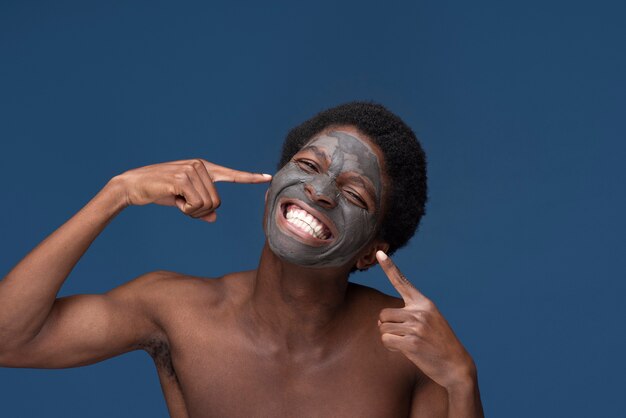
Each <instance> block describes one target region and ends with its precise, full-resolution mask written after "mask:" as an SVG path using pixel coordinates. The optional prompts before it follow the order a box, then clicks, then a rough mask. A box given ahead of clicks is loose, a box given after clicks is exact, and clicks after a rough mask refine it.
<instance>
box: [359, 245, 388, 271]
mask: <svg viewBox="0 0 626 418" xmlns="http://www.w3.org/2000/svg"><path fill="white" fill-rule="evenodd" d="M378 250H381V251H383V252H385V253H387V250H389V244H387V243H386V242H377V243H375V244H374V245H372V246H371V247H370V249H369V250H368V251H367V252H366V253H365V254H363V255H362V256H361V257H360V258H359V259H358V260H357V261H356V268H358V269H359V270H367V269H368V268H370V267H372V266H373V265H374V264H377V263H378V261H377V260H376V251H378Z"/></svg>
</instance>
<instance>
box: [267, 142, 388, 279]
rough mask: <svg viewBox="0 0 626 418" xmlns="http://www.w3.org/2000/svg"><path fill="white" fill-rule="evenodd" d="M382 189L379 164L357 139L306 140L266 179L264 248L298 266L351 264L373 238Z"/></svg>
mask: <svg viewBox="0 0 626 418" xmlns="http://www.w3.org/2000/svg"><path fill="white" fill-rule="evenodd" d="M381 158H382V157H381ZM382 189H383V179H382V170H381V161H379V157H378V156H377V154H376V152H375V151H374V150H373V149H372V147H371V146H370V144H369V143H368V142H366V141H365V140H363V139H360V138H359V134H356V133H348V132H346V131H341V130H337V131H331V132H329V133H325V134H320V135H318V136H316V137H314V138H312V139H311V140H310V141H309V142H308V143H307V144H306V145H305V146H304V147H302V149H301V150H300V151H299V152H298V153H297V154H296V155H294V157H293V158H292V159H291V161H290V162H289V163H287V164H286V165H285V166H284V167H283V168H282V169H281V170H280V171H278V173H276V174H275V175H274V177H273V179H272V183H271V185H270V188H269V190H268V194H267V203H266V208H265V219H264V229H265V234H266V236H267V240H268V244H269V246H270V248H271V249H272V251H273V252H274V253H275V254H276V255H278V256H279V257H281V258H283V259H285V260H286V261H289V262H291V263H294V264H299V265H303V266H310V267H340V266H344V265H345V264H346V263H348V262H353V261H354V260H353V259H354V257H355V256H356V255H357V254H358V253H359V252H360V251H361V250H362V249H363V248H364V247H365V246H366V245H367V244H368V243H369V242H371V240H372V239H373V238H374V237H375V235H376V233H377V226H378V223H379V222H380V216H381V204H382V193H383V190H382Z"/></svg>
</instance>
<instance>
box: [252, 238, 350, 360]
mask: <svg viewBox="0 0 626 418" xmlns="http://www.w3.org/2000/svg"><path fill="white" fill-rule="evenodd" d="M348 273H349V272H348V271H347V270H345V269H319V268H305V267H302V266H298V265H294V264H291V263H287V262H285V261H283V260H281V259H280V258H278V257H277V256H276V255H275V254H274V253H273V252H272V251H271V250H270V248H269V246H268V244H267V242H266V243H265V245H264V246H263V250H262V252H261V259H260V261H259V266H258V268H257V270H256V275H255V276H254V277H253V285H252V293H251V297H250V303H249V308H250V310H249V311H248V312H249V314H250V318H248V319H249V320H250V321H251V325H252V326H253V327H254V332H255V333H256V334H257V335H260V336H262V337H263V340H265V339H266V338H268V337H269V338H271V340H272V341H274V342H275V343H276V350H278V351H283V350H284V351H285V352H288V353H289V352H298V351H302V350H306V349H307V348H311V347H315V346H318V347H322V346H324V345H326V344H325V343H326V342H328V340H329V339H332V338H333V336H336V335H337V332H339V331H340V330H339V327H340V326H341V321H340V319H341V318H343V317H344V316H345V314H346V305H347V303H346V292H347V288H348Z"/></svg>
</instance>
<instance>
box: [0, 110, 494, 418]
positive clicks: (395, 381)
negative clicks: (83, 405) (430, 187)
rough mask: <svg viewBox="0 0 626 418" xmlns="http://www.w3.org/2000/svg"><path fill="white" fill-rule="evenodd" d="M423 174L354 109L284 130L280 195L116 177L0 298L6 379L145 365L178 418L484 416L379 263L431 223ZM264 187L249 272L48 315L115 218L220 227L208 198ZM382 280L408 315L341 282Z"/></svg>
mask: <svg viewBox="0 0 626 418" xmlns="http://www.w3.org/2000/svg"><path fill="white" fill-rule="evenodd" d="M425 164H426V163H425V156H424V153H423V151H422V149H421V147H420V145H419V143H418V142H417V139H416V138H415V135H414V134H413V132H412V131H411V130H410V128H408V127H407V126H406V125H405V124H404V123H403V122H402V121H401V120H400V119H399V118H398V117H397V116H395V115H393V114H392V113H390V112H389V111H387V110H386V109H385V108H384V107H382V106H380V105H375V104H370V103H349V104H347V105H342V106H339V107H336V108H333V109H330V110H327V111H324V112H322V113H320V114H318V115H317V116H315V117H314V118H312V119H311V120H309V121H307V122H305V123H303V124H302V125H300V126H299V127H297V128H295V129H294V130H292V131H291V132H290V133H289V134H288V136H287V139H286V141H285V144H284V146H283V155H282V158H281V161H280V163H279V169H280V170H279V171H278V172H277V173H276V174H275V175H274V177H273V178H271V176H269V175H262V174H252V173H247V172H242V171H237V170H232V169H229V168H225V167H221V166H218V165H216V164H213V163H210V162H208V161H205V160H200V159H198V160H189V161H175V162H171V163H163V164H156V165H151V166H147V167H141V168H138V169H134V170H130V171H128V172H126V173H123V174H121V175H119V176H116V177H114V178H113V179H112V180H111V181H110V182H109V183H108V184H107V185H106V186H105V187H104V188H103V189H102V190H101V191H100V192H99V193H98V194H97V195H96V196H95V197H94V198H93V199H92V200H91V201H90V202H89V203H88V204H87V205H86V206H85V207H84V208H82V209H81V210H80V211H79V212H78V213H77V214H76V215H75V216H74V217H72V218H71V219H70V220H69V221H68V222H67V223H65V224H64V225H62V226H61V227H60V228H59V229H58V230H57V231H55V232H54V233H53V234H52V235H50V236H49V237H48V238H46V239H45V240H44V241H43V242H42V243H41V244H39V245H38V246H37V247H36V248H35V249H34V250H33V251H32V252H31V253H30V254H28V255H27V256H26V257H25V258H24V259H23V260H22V261H21V262H20V263H19V264H18V265H17V266H16V267H15V268H14V269H13V270H12V271H11V272H10V273H9V274H8V275H7V276H6V277H5V278H4V280H3V281H2V282H0V342H1V343H0V365H3V366H6V367H40V368H62V367H72V366H80V365H87V364H91V363H94V362H98V361H102V360H104V359H107V358H110V357H113V356H116V355H119V354H122V353H124V352H128V351H131V350H135V349H144V350H146V351H147V352H148V353H150V355H151V356H152V357H153V358H154V361H155V364H156V366H157V370H158V374H159V379H160V382H161V386H162V388H163V393H164V395H165V399H166V402H167V406H168V409H169V412H170V415H171V416H172V417H175V418H179V417H194V418H197V417H407V416H411V417H478V416H482V406H481V402H480V395H479V390H478V383H477V372H476V368H475V365H474V362H473V361H472V359H471V357H470V355H469V354H468V353H467V351H466V350H465V349H464V348H463V346H462V345H461V343H460V342H459V341H458V339H457V338H456V337H455V335H454V333H453V332H452V330H451V329H450V327H449V325H448V324H447V322H446V321H445V319H444V318H443V317H442V316H441V314H440V313H439V312H438V310H437V308H436V307H435V305H434V304H433V303H432V302H431V301H430V300H429V299H427V298H426V297H425V296H424V295H422V294H421V293H420V292H419V291H418V290H417V289H416V288H415V287H413V286H412V285H411V284H410V282H409V281H408V280H407V279H406V278H405V277H404V276H403V275H402V273H401V272H400V271H399V270H398V268H397V267H396V266H395V265H394V263H393V262H392V261H391V259H390V258H389V257H388V255H391V254H393V252H395V251H396V250H397V249H398V248H399V247H401V246H403V245H405V244H406V242H407V241H408V240H409V238H410V237H411V236H412V235H413V234H414V232H415V230H416V228H417V225H418V223H419V220H420V218H421V216H422V214H423V213H424V205H425V202H426V167H425ZM270 179H271V180H272V181H271V185H270V187H269V189H268V191H267V193H266V198H265V202H266V203H265V214H264V221H263V222H264V230H265V234H266V242H265V245H264V247H263V250H262V253H261V258H260V261H259V266H258V268H257V269H256V270H252V271H242V272H236V273H231V274H227V275H225V276H223V277H220V278H213V279H207V278H201V277H192V276H188V275H183V274H178V273H173V272H166V271H156V272H151V273H147V274H145V275H143V276H140V277H138V278H136V279H134V280H132V281H130V282H128V283H126V284H124V285H122V286H120V287H118V288H115V289H113V290H111V291H109V292H107V293H105V294H103V295H75V296H70V297H64V298H58V299H55V298H56V294H57V292H58V290H59V288H60V287H61V285H62V283H63V282H64V280H65V279H66V277H67V276H68V275H69V273H70V271H71V270H72V268H73V267H74V265H75V264H76V263H77V262H78V260H79V259H80V257H81V256H82V255H83V254H84V252H85V251H86V250H87V248H88V247H89V245H90V244H91V242H92V241H93V240H94V239H95V238H96V236H97V235H98V234H99V233H100V232H101V231H102V230H103V229H104V227H105V226H106V225H107V224H108V222H110V221H111V220H112V219H113V218H114V217H115V216H116V215H117V214H118V213H119V212H120V211H121V210H122V209H123V208H125V207H127V206H130V205H145V204H148V203H156V204H161V205H170V206H174V205H175V206H177V207H178V208H179V209H180V210H181V211H182V212H183V213H185V214H186V215H189V216H191V217H194V218H198V219H202V220H205V221H208V222H214V221H215V220H216V216H217V215H216V212H215V210H216V209H217V208H218V207H219V205H220V199H219V196H218V194H217V192H216V189H215V186H214V183H215V182H219V181H233V182H238V183H262V182H267V181H269V180H270ZM376 263H379V264H380V265H381V267H382V268H383V270H384V272H385V274H386V275H387V276H388V277H389V279H390V280H391V282H392V283H393V285H394V286H395V288H396V289H397V290H398V292H399V293H400V295H401V296H402V299H398V298H394V297H391V296H388V295H385V294H383V293H381V292H378V291H376V290H374V289H371V288H368V287H365V286H361V285H357V284H354V283H349V282H348V276H349V274H350V273H351V272H353V271H355V270H365V269H368V268H369V267H371V266H373V265H374V264H376Z"/></svg>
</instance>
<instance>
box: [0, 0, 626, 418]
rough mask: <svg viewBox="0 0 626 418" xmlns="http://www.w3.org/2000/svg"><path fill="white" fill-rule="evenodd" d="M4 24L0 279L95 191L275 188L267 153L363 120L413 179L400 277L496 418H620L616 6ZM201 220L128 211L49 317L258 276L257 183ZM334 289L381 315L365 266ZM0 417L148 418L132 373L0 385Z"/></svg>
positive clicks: (149, 383)
mask: <svg viewBox="0 0 626 418" xmlns="http://www.w3.org/2000/svg"><path fill="white" fill-rule="evenodd" d="M100 3H101V4H95V2H92V3H90V2H43V1H41V2H34V1H19V2H18V1H3V2H2V3H1V4H0V141H1V148H0V190H1V195H2V197H1V199H2V205H1V206H0V211H1V212H0V233H1V238H0V250H1V252H0V254H1V256H0V271H1V272H2V275H4V274H6V273H7V272H8V271H9V270H10V269H11V268H12V267H13V266H14V265H15V264H16V263H17V262H18V261H19V260H20V259H21V258H22V257H23V256H24V255H25V254H27V253H28V252H29V251H30V250H31V249H32V248H33V247H34V246H35V245H36V244H37V243H39V242H40V241H41V240H42V239H43V238H45V237H46V236H47V235H48V234H50V233H51V232H53V231H54V230H55V229H56V228H57V227H59V226H60V225H61V224H62V223H63V222H65V221H66V220H67V219H68V218H69V217H71V216H72V215H73V214H74V213H75V212H76V211H78V210H79V209H80V208H81V207H82V206H83V205H84V204H85V203H87V202H88V201H89V199H91V198H92V197H93V196H94V195H95V194H96V193H97V192H98V190H100V188H101V187H102V186H104V184H105V183H106V182H107V181H108V180H109V179H110V178H111V177H112V176H114V175H116V174H119V173H121V172H123V171H126V170H128V169H131V168H135V167H139V166H142V165H147V164H152V163H157V162H163V161H170V160H177V159H184V158H192V157H202V158H206V159H208V160H210V161H213V162H215V163H218V164H221V165H225V166H229V167H233V168H238V169H242V170H250V171H260V172H270V173H274V172H275V164H276V162H277V160H278V154H279V151H280V145H281V142H282V139H283V137H284V135H285V134H286V132H287V131H288V130H289V129H290V128H291V127H292V126H294V125H295V124H297V123H299V122H301V121H303V120H304V119H306V118H308V117H310V116H312V115H313V114H314V113H316V112H318V111H320V110H322V109H324V108H327V107H330V106H332V105H336V104H339V103H343V102H346V101H350V100H354V99H366V100H374V101H377V102H381V103H383V104H385V105H386V106H388V107H389V108H390V109H391V110H392V111H394V112H396V113H397V114H398V115H400V116H401V117H402V118H403V119H404V120H405V121H406V122H407V123H408V124H410V125H411V126H412V127H413V128H414V129H415V131H416V133H417V134H418V137H419V138H420V139H421V141H422V144H423V146H424V148H425V150H426V152H427V154H428V158H429V182H430V183H429V184H430V200H429V203H428V209H427V212H428V213H427V215H426V217H425V218H424V219H423V223H422V225H421V228H420V231H419V233H418V234H417V235H416V236H415V237H414V239H413V240H412V241H411V244H410V245H409V246H408V247H406V248H405V249H403V250H400V251H399V252H398V253H397V255H396V257H395V260H396V262H397V263H398V265H399V266H400V268H401V269H403V271H404V272H405V274H406V276H407V277H408V278H410V279H411V280H412V281H413V282H414V284H415V285H416V286H418V288H420V289H421V290H422V291H423V292H424V293H425V294H426V295H427V296H429V297H430V298H431V299H432V300H433V301H435V303H436V304H437V306H438V307H439V309H440V310H441V311H442V313H443V314H444V316H445V317H446V318H447V319H448V321H449V322H450V324H451V325H452V327H453V328H454V330H455V331H456V333H457V335H458V336H459V338H460V339H461V341H462V342H463V344H464V345H465V346H466V348H467V349H468V350H469V351H470V353H471V354H472V356H473V357H474V359H475V361H476V363H477V365H478V370H479V379H480V388H481V392H482V399H483V403H484V407H485V411H486V413H487V415H488V416H492V417H529V416H542V417H554V416H563V417H564V416H568V417H590V416H598V417H600V416H602V417H610V416H617V415H618V414H620V413H623V410H624V406H625V405H624V400H623V390H624V377H623V375H624V372H625V371H626V367H625V366H626V365H625V360H624V353H625V352H626V338H625V336H624V324H623V322H624V318H625V317H626V308H625V307H624V304H623V303H622V299H623V295H624V292H625V291H626V284H624V279H625V278H626V274H625V273H626V268H625V267H626V266H625V261H624V258H625V257H624V255H625V254H626V251H625V250H626V248H625V239H624V233H625V232H626V228H625V222H624V212H625V210H626V197H625V193H624V189H625V187H624V186H625V184H626V182H625V180H626V178H625V177H626V176H625V174H624V164H623V162H624V160H625V159H626V146H625V144H624V120H625V118H624V112H625V110H626V103H625V102H626V99H625V98H626V88H625V87H626V83H625V81H624V74H625V73H626V68H625V67H626V58H625V54H624V43H625V41H626V29H625V26H624V15H625V14H624V12H625V11H626V10H625V9H626V8H625V7H624V3H623V2H617V1H615V2H610V1H605V2H601V3H595V4H593V5H592V3H590V2H576V1H574V2H571V1H570V2H566V1H526V2H516V3H512V2H502V1H495V0H494V1H478V2H464V1H419V2H410V4H409V2H406V3H403V2H389V3H388V4H386V5H385V6H383V5H382V3H380V2H377V3H373V2H372V3H368V2H363V1H359V2H356V1H353V2H306V3H305V2H301V3H300V2H298V3H297V4H296V2H293V1H290V2H287V1H285V2H273V3H272V4H259V2H256V3H251V4H247V5H244V4H239V3H237V4H233V3H235V2H230V3H228V4H226V2H223V3H220V4H218V3H217V2H215V3H214V4H209V2H198V3H188V2H178V3H174V2H160V1H150V2H100ZM218 191H219V192H220V195H221V196H222V199H223V205H222V207H221V208H220V210H219V221H218V222H217V223H216V224H207V223H203V222H200V221H195V220H192V219H190V218H188V217H185V216H183V215H182V214H181V213H180V212H178V210H177V209H175V208H165V207H160V206H152V205H151V206H145V207H132V208H129V209H128V210H126V211H124V212H123V213H122V214H121V215H120V216H119V217H117V218H116V219H115V220H114V221H113V222H112V223H111V224H110V225H109V227H108V228H107V229H106V230H105V231H104V232H103V233H102V234H101V236H100V237H99V238H98V239H97V240H96V241H95V242H94V244H93V245H92V247H91V248H90V249H89V250H88V252H87V254H86V255H85V256H84V257H83V258H82V259H81V261H80V262H79V263H78V265H77V266H76V268H75V269H74V271H73V272H72V274H71V275H70V277H69V279H68V280H67V282H66V283H65V285H64V286H63V288H62V289H61V292H60V295H62V296H63V295H70V294H76V293H100V292H105V291H107V290H109V289H111V288H113V287H115V286H118V285H120V284H122V283H124V282H125V281H127V280H130V279H132V278H134V277H136V276H137V275H140V274H142V273H144V272H147V271H151V270H156V269H167V270H174V271H180V272H184V273H189V274H197V275H205V276H217V275H221V274H224V273H226V272H230V271H234V270H243V269H252V268H255V267H256V263H257V261H258V257H259V254H260V249H261V247H262V244H263V239H264V236H263V231H262V227H261V216H262V212H263V194H264V192H265V186H264V185H238V184H225V183H220V184H219V185H218ZM352 280H354V281H357V282H359V283H363V284H366V285H369V286H373V287H376V288H378V289H381V290H382V291H384V292H387V293H390V294H396V293H395V290H394V289H393V288H392V287H391V285H390V284H389V283H388V280H387V279H386V277H385V276H384V274H383V273H382V272H381V270H380V269H379V268H378V267H377V268H375V269H372V271H369V272H367V273H364V274H363V273H361V274H356V275H353V276H352ZM0 405H1V411H0V415H1V416H2V417H111V416H116V417H137V416H151V417H166V416H167V410H166V406H165V401H164V399H163V397H162V394H161V389H160V386H159V383H158V379H157V374H156V371H155V369H154V366H153V364H152V360H151V359H150V357H149V356H148V355H147V354H146V353H144V352H132V353H129V354H126V355H123V356H121V357H117V358H114V359H110V360H107V361H105V362H103V363H99V364H95V365H92V366H88V367H83V368H75V369H65V370H33V369H7V368H2V369H0Z"/></svg>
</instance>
